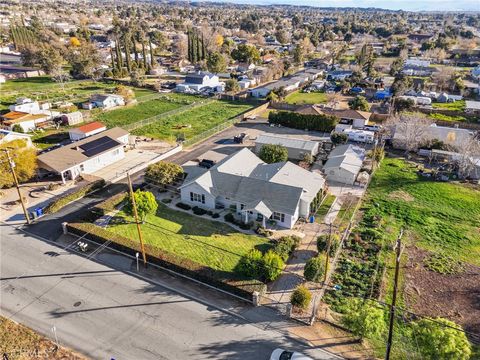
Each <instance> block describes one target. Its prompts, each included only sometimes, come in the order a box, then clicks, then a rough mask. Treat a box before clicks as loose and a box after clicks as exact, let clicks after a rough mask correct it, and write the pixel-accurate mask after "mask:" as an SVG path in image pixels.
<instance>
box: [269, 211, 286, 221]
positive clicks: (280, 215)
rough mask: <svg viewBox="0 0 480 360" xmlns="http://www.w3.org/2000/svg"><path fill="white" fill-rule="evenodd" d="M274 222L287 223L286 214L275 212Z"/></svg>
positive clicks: (273, 215)
mask: <svg viewBox="0 0 480 360" xmlns="http://www.w3.org/2000/svg"><path fill="white" fill-rule="evenodd" d="M271 218H272V219H273V220H277V221H280V222H285V214H283V213H279V212H274V213H273V214H272V216H271Z"/></svg>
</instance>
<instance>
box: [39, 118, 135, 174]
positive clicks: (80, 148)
mask: <svg viewBox="0 0 480 360" xmlns="http://www.w3.org/2000/svg"><path fill="white" fill-rule="evenodd" d="M128 135H129V133H128V131H126V130H123V129H121V128H119V127H115V128H112V129H109V130H106V131H103V132H101V133H98V134H96V135H93V136H90V137H88V138H86V139H83V140H79V141H77V142H74V143H71V144H68V145H65V146H62V147H60V148H57V149H54V150H51V151H49V152H45V153H43V154H40V155H38V157H37V160H38V168H39V169H40V170H39V172H40V174H41V175H42V174H45V173H54V174H57V175H60V177H61V178H62V182H63V183H65V182H66V181H67V180H73V179H75V178H77V177H78V176H79V175H81V174H82V173H85V174H92V173H94V172H96V171H98V170H101V169H103V168H104V167H106V166H108V165H111V164H113V163H115V162H117V161H119V160H121V159H123V158H124V157H125V151H124V146H125V145H127V144H128Z"/></svg>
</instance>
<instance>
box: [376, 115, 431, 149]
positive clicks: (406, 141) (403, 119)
mask: <svg viewBox="0 0 480 360" xmlns="http://www.w3.org/2000/svg"><path fill="white" fill-rule="evenodd" d="M430 124H431V121H429V120H428V119H427V118H426V117H425V116H424V115H423V114H418V113H417V114H409V115H404V114H401V115H397V116H392V117H390V118H389V119H388V120H387V122H386V123H385V126H384V131H385V133H386V135H387V136H390V137H391V138H392V139H393V143H394V146H396V147H399V148H401V149H404V150H405V152H406V153H407V154H408V153H409V152H412V151H417V150H418V149H419V148H420V147H421V146H422V145H423V144H425V142H426V141H428V140H429V138H428V127H429V126H430Z"/></svg>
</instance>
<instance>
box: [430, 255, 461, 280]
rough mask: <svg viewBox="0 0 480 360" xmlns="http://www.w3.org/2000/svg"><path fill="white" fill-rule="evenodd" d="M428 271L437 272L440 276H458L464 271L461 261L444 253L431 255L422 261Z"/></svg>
mask: <svg viewBox="0 0 480 360" xmlns="http://www.w3.org/2000/svg"><path fill="white" fill-rule="evenodd" d="M423 263H424V264H425V266H426V267H427V269H428V270H431V271H435V272H438V273H440V274H449V275H453V274H458V273H461V272H462V271H463V270H464V265H463V264H462V262H461V261H458V260H455V259H454V258H452V257H451V256H450V255H447V254H445V253H437V254H432V255H430V256H429V257H428V258H426V259H424V260H423Z"/></svg>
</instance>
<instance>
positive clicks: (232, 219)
mask: <svg viewBox="0 0 480 360" xmlns="http://www.w3.org/2000/svg"><path fill="white" fill-rule="evenodd" d="M223 218H224V219H225V221H226V222H229V223H235V217H234V216H233V214H232V213H228V214H225V216H224V217H223Z"/></svg>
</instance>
